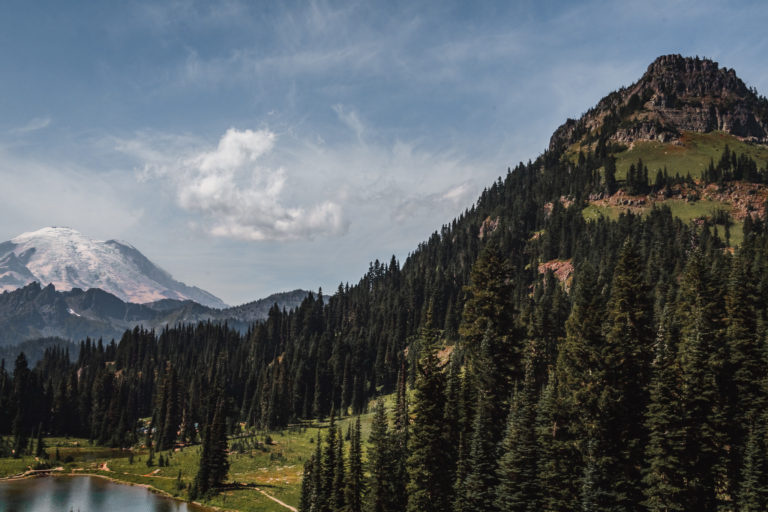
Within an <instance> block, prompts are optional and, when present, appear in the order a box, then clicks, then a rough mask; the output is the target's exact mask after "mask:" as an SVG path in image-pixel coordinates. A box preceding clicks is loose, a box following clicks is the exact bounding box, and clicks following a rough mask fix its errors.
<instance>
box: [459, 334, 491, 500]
mask: <svg viewBox="0 0 768 512" xmlns="http://www.w3.org/2000/svg"><path fill="white" fill-rule="evenodd" d="M483 345H487V342H486V341H485V340H484V341H483ZM487 401H488V397H486V396H484V395H480V396H479V397H478V404H477V411H476V412H475V418H474V423H473V425H472V440H471V442H470V451H469V458H468V459H467V468H468V472H467V476H466V479H465V480H464V483H463V486H462V491H463V496H462V497H461V499H460V500H459V502H458V503H459V504H460V507H461V508H456V509H455V510H456V512H470V511H474V510H488V511H495V510H496V507H495V497H496V496H495V490H496V485H497V483H498V479H497V478H496V466H497V464H496V461H497V450H496V443H495V442H494V441H493V439H492V435H491V432H492V430H493V429H492V428H491V425H492V422H493V420H492V419H491V417H490V414H489V411H490V410H491V408H490V407H489V406H488V403H487Z"/></svg>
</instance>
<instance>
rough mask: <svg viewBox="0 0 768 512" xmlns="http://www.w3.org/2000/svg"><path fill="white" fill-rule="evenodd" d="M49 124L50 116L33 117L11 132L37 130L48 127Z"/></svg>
mask: <svg viewBox="0 0 768 512" xmlns="http://www.w3.org/2000/svg"><path fill="white" fill-rule="evenodd" d="M50 125H51V118H50V117H35V118H34V119H30V120H29V122H28V123H27V124H25V125H24V126H20V127H18V128H15V129H14V130H13V132H14V133H29V132H35V131H37V130H42V129H43V128H48V126H50Z"/></svg>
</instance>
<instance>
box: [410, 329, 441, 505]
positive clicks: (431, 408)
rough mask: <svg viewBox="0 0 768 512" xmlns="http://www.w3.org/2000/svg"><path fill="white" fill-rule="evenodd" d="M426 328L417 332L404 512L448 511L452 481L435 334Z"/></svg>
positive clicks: (436, 335) (436, 334)
mask: <svg viewBox="0 0 768 512" xmlns="http://www.w3.org/2000/svg"><path fill="white" fill-rule="evenodd" d="M429 327H430V326H428V327H426V328H425V329H423V331H422V333H421V340H420V341H421V345H422V357H421V360H420V361H419V364H418V366H417V368H418V376H417V378H416V389H415V394H414V401H413V425H412V426H411V431H410V433H411V435H410V443H409V445H408V451H409V452H410V457H408V477H409V482H408V486H407V490H408V506H407V509H406V510H408V512H430V511H434V512H438V511H443V510H448V509H449V506H450V503H451V489H452V484H453V482H452V481H451V475H450V473H449V472H447V471H446V468H447V467H449V466H450V459H449V449H448V446H447V434H448V433H447V429H446V424H445V422H444V421H443V399H444V397H445V375H444V374H443V372H442V368H441V365H440V361H439V359H438V357H437V343H438V339H439V337H438V333H437V331H435V330H432V329H430V328H429Z"/></svg>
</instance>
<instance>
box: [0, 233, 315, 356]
mask: <svg viewBox="0 0 768 512" xmlns="http://www.w3.org/2000/svg"><path fill="white" fill-rule="evenodd" d="M0 291H3V292H4V293H2V294H0V346H4V345H12V344H16V343H21V342H23V341H25V340H29V339H34V338H43V337H60V338H65V339H70V340H75V341H78V340H80V339H83V338H85V337H86V336H89V337H91V338H99V337H103V338H105V339H111V338H117V339H119V338H120V336H121V335H122V333H123V332H124V331H125V330H126V329H131V328H133V327H136V326H138V325H142V326H145V327H147V328H153V327H160V326H164V325H168V324H174V323H185V322H200V321H208V320H213V321H226V322H228V323H229V324H230V325H231V326H232V327H235V328H237V329H240V330H245V329H247V328H248V326H249V325H251V324H252V323H253V322H256V321H259V320H262V319H264V318H266V317H267V314H268V312H269V309H270V308H271V307H272V306H273V305H274V304H277V305H278V307H279V308H287V309H291V308H293V307H295V306H297V305H298V304H300V303H301V301H302V300H303V299H304V298H305V297H306V295H307V292H306V291H304V290H294V291H291V292H285V293H277V294H273V295H270V296H269V297H266V298H264V299H260V300H256V301H254V302H250V303H248V304H243V305H241V306H237V307H234V308H227V305H226V304H224V302H223V301H221V299H219V298H218V297H216V296H214V295H213V294H211V293H209V292H207V291H205V290H201V289H200V288H197V287H196V286H188V285H186V284H184V283H181V282H179V281H176V280H174V279H173V278H172V277H171V275H170V274H169V273H168V272H166V271H164V270H162V269H161V268H159V267H158V266H156V265H155V264H153V263H152V262H151V261H150V260H149V259H147V258H146V257H145V256H144V255H143V254H142V253H141V252H139V251H138V250H137V249H136V248H134V247H133V246H131V245H130V244H128V243H125V242H118V241H116V240H108V241H105V242H102V241H98V240H94V239H92V238H90V237H88V236H86V235H84V234H82V233H79V232H78V231H75V230H74V229H71V228H62V227H48V228H43V229H40V230H38V231H34V232H30V233H23V234H21V235H19V236H17V237H15V238H13V239H11V240H9V241H7V242H3V243H2V244H0Z"/></svg>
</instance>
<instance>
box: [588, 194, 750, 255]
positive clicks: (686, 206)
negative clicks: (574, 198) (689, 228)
mask: <svg viewBox="0 0 768 512" xmlns="http://www.w3.org/2000/svg"><path fill="white" fill-rule="evenodd" d="M654 205H655V206H656V207H660V206H662V205H664V206H668V207H669V209H670V210H671V211H672V215H673V216H674V217H677V218H678V219H680V220H682V221H683V222H690V221H693V220H695V219H701V218H704V217H710V216H712V215H713V214H714V213H715V212H716V211H718V210H725V211H727V212H730V211H731V210H732V207H731V205H729V204H727V203H724V202H722V201H714V200H707V199H703V200H699V201H684V200H681V199H667V200H664V201H655V202H654V203H653V204H649V205H647V206H632V207H628V206H612V205H603V204H589V205H588V206H587V207H586V208H584V209H583V210H582V212H581V214H582V215H583V217H584V219H586V220H588V221H589V220H597V219H599V218H601V217H604V218H607V219H609V220H617V219H618V218H619V215H621V214H622V213H626V212H627V211H629V210H630V209H631V211H632V212H633V213H636V214H640V215H647V214H648V213H649V212H650V211H651V208H653V206H654ZM716 229H717V235H718V236H719V237H720V238H721V239H722V240H725V226H716ZM729 231H730V245H731V247H737V246H738V245H741V243H742V242H743V241H744V231H743V229H742V223H741V222H739V221H735V222H734V223H733V225H731V226H730V228H729Z"/></svg>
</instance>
